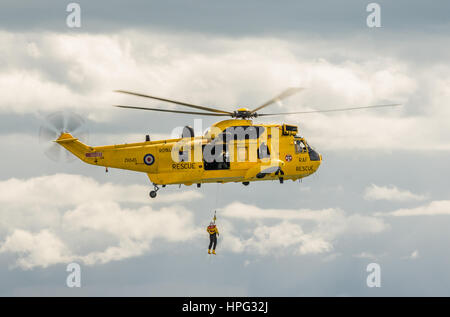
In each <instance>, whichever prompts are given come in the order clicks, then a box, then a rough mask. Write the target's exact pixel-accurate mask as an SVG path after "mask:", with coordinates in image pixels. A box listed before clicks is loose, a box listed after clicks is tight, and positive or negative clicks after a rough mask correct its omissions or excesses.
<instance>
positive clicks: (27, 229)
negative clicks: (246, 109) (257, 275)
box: [0, 174, 388, 269]
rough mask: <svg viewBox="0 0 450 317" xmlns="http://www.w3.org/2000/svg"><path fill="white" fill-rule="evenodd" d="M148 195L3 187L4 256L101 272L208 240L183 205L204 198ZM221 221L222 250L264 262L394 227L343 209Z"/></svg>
mask: <svg viewBox="0 0 450 317" xmlns="http://www.w3.org/2000/svg"><path fill="white" fill-rule="evenodd" d="M23 193H27V194H26V195H23ZM145 193H146V191H145V190H144V188H143V186H139V185H127V186H124V185H117V184H112V183H99V182H97V181H95V180H94V179H92V178H90V177H85V176H79V175H70V174H55V175H48V176H41V177H34V178H30V179H16V178H12V179H8V180H4V181H1V182H0V203H1V205H2V222H1V224H0V239H1V240H0V241H1V242H0V253H8V254H13V255H14V256H15V257H16V265H17V266H19V267H21V268H23V269H32V268H34V267H48V266H50V265H54V264H57V263H68V262H70V261H79V262H81V263H83V264H85V265H98V264H104V263H108V262H111V261H120V260H123V259H127V258H130V257H136V256H141V255H143V254H146V253H148V252H152V250H153V249H154V248H158V247H161V246H162V245H167V244H170V243H184V242H187V243H192V241H195V240H196V239H199V238H200V237H204V230H203V228H200V227H198V226H197V225H196V224H195V221H194V214H193V213H192V212H191V211H190V210H188V209H186V208H185V207H183V206H181V205H179V204H177V202H180V203H181V202H186V201H188V200H192V199H199V198H201V197H202V196H201V195H200V194H199V193H197V192H189V191H188V192H182V193H178V194H176V195H170V194H167V195H164V196H163V195H162V196H161V197H158V200H150V199H149V198H148V197H147V195H146V194H145ZM160 204H162V205H160ZM156 206H160V207H159V208H158V207H156ZM220 214H221V219H222V220H221V232H222V233H223V232H225V238H224V239H223V241H221V242H220V243H221V247H222V246H223V249H224V250H228V251H229V252H232V253H248V254H258V255H261V256H267V255H286V254H291V255H296V256H302V255H307V254H323V253H329V252H330V251H332V250H333V249H334V244H335V241H336V239H338V238H340V237H342V236H345V235H353V236H360V235H367V234H377V233H379V232H382V231H384V230H385V229H386V228H388V225H387V224H386V223H384V221H383V220H382V219H381V218H379V217H371V216H361V215H357V214H353V215H348V214H346V213H345V212H344V211H342V210H340V209H337V208H328V209H323V210H311V209H300V210H295V209H262V208H259V207H257V206H252V205H248V204H242V203H239V202H234V203H231V204H229V205H227V206H225V207H224V208H223V209H222V210H221V211H220ZM242 222H245V223H246V226H245V229H244V230H242V226H241V223H242ZM221 239H222V238H221ZM155 241H158V242H159V243H158V244H155Z"/></svg>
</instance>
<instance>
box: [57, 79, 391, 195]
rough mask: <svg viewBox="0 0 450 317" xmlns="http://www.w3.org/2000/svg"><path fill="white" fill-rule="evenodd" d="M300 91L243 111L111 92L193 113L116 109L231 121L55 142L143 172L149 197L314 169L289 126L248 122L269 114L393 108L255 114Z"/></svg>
mask: <svg viewBox="0 0 450 317" xmlns="http://www.w3.org/2000/svg"><path fill="white" fill-rule="evenodd" d="M302 89H303V88H299V87H293V88H289V89H287V90H285V91H283V92H282V93H281V94H279V95H277V96H276V97H274V98H272V99H270V100H269V101H267V102H266V103H264V104H262V105H261V106H259V107H256V108H254V109H253V110H249V109H247V108H240V109H238V110H236V111H233V112H231V111H226V110H221V109H216V108H211V107H205V106H199V105H194V104H190V103H185V102H180V101H175V100H171V99H165V98H159V97H155V96H150V95H146V94H140V93H135V92H131V91H124V90H116V92H119V93H124V94H128V95H133V96H138V97H144V98H150V99H154V100H159V101H164V102H169V103H173V104H177V105H181V106H184V107H189V108H194V109H198V110H202V111H201V112H199V111H182V110H171V109H160V108H147V107H133V106H123V105H116V107H120V108H127V109H139V110H150V111H161V112H170V113H179V114H191V115H197V116H216V117H231V119H228V120H224V121H220V122H217V123H215V124H213V125H212V126H211V127H210V128H209V129H208V131H207V132H206V133H205V135H200V136H195V135H194V131H193V129H192V128H191V127H188V126H186V127H184V128H183V132H182V135H181V136H180V137H179V138H175V139H166V140H158V141H153V140H150V137H149V136H148V135H147V136H146V139H145V141H144V142H139V143H131V144H121V145H107V146H96V147H92V146H88V145H86V144H84V143H82V142H81V141H80V140H79V139H77V138H76V137H74V136H72V134H70V133H69V132H68V131H62V132H61V133H60V134H58V135H59V137H58V138H57V139H56V140H55V142H56V143H58V144H59V145H61V146H63V147H64V148H65V149H67V150H68V151H70V152H71V153H72V154H73V155H75V156H76V157H78V158H79V159H81V160H82V161H84V162H86V163H88V164H92V165H98V166H104V167H106V169H107V168H119V169H126V170H132V171H137V172H143V173H146V174H147V175H148V177H149V179H150V181H151V182H152V184H153V186H154V190H152V191H150V197H152V198H155V197H156V195H157V191H158V190H159V188H160V187H159V186H162V187H165V186H166V185H173V184H184V185H187V186H189V185H192V184H197V187H200V186H201V184H203V183H227V182H240V183H242V184H243V185H246V186H247V185H249V183H250V182H253V181H266V180H277V181H279V182H280V183H283V182H284V181H285V180H292V181H295V180H298V179H302V178H304V177H306V176H309V175H311V174H313V173H315V172H316V171H317V169H318V168H319V166H320V164H321V162H322V155H321V154H319V153H317V152H316V151H315V150H314V149H313V148H312V147H311V146H310V145H309V143H308V142H307V141H306V139H305V138H303V137H302V136H300V135H299V134H298V132H299V131H298V127H297V126H295V125H290V124H255V123H253V121H252V119H253V118H257V117H266V116H273V115H290V114H303V113H312V112H331V111H346V110H356V109H363V108H378V107H391V106H397V104H389V105H376V106H366V107H353V108H340V109H330V110H313V111H299V112H288V113H259V111H260V110H261V109H263V108H266V107H267V106H269V105H271V104H273V103H275V102H279V101H281V100H282V99H284V98H287V97H289V96H291V95H293V94H295V93H297V92H299V91H301V90H302Z"/></svg>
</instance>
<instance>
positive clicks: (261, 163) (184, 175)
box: [55, 119, 322, 185]
mask: <svg viewBox="0 0 450 317" xmlns="http://www.w3.org/2000/svg"><path fill="white" fill-rule="evenodd" d="M232 126H258V127H264V128H265V130H264V132H263V133H262V134H261V136H260V138H259V139H250V140H248V139H247V140H237V141H231V142H230V157H231V158H232V161H231V162H230V168H229V169H222V170H205V169H204V162H203V161H202V159H201V158H202V154H201V146H202V145H205V144H208V143H209V142H211V141H212V140H213V139H214V138H215V137H216V136H217V134H218V133H220V132H221V131H223V130H224V129H226V128H227V127H232ZM294 139H297V140H302V141H303V142H304V143H305V144H306V141H305V140H304V139H303V138H300V137H296V136H294V135H283V133H282V125H268V124H255V125H253V123H252V121H251V120H242V119H234V120H224V121H220V122H217V123H215V124H214V125H213V126H211V128H210V130H209V131H208V132H207V133H206V134H205V136H198V137H193V138H184V139H168V140H160V141H147V142H140V143H132V144H121V145H108V146H96V147H91V146H88V145H85V144H83V143H81V142H80V141H79V140H78V139H76V138H74V137H73V136H72V135H70V134H69V133H62V134H61V136H60V137H59V138H58V139H57V140H56V141H55V142H57V143H58V144H60V145H61V146H63V147H64V148H66V149H67V150H68V151H70V152H71V153H73V154H74V155H75V156H77V157H78V158H79V159H81V160H82V161H84V162H86V163H88V164H92V165H98V166H105V167H109V168H119V169H125V170H132V171H137V172H143V173H147V175H148V177H149V178H150V181H151V182H152V183H154V184H156V185H169V184H184V185H192V184H199V183H217V182H218V183H227V182H252V181H260V180H278V179H279V178H280V175H275V171H276V169H278V168H281V170H282V171H283V172H284V174H283V175H282V176H281V177H282V178H283V179H284V180H287V179H291V180H297V179H300V178H303V177H306V176H309V175H311V174H313V173H314V172H316V171H317V169H318V168H319V166H320V163H321V161H322V156H321V155H320V159H319V160H316V161H312V160H311V159H310V156H309V154H308V151H307V150H305V151H304V152H302V153H296V149H295V145H294ZM261 142H266V144H267V145H268V147H269V149H271V150H270V158H266V159H258V158H257V157H256V152H255V151H254V150H253V149H257V148H258V146H259V145H260V144H261ZM180 143H181V144H182V146H181V147H182V148H183V149H184V150H187V151H190V152H189V158H190V160H187V161H185V162H176V161H174V160H173V159H172V149H173V147H174V146H175V147H178V148H180ZM276 143H278V144H279V146H278V147H277V146H276ZM175 149H177V148H175ZM196 149H197V150H196ZM198 149H200V154H199V153H198V152H197V154H196V151H198ZM278 149H279V150H278ZM176 152H178V150H176ZM176 152H174V153H176ZM252 153H253V154H252ZM148 154H151V156H153V163H152V164H151V165H147V164H145V163H144V157H145V156H146V155H148ZM196 155H197V156H196ZM199 155H200V156H199ZM252 155H253V156H252ZM151 156H147V157H148V158H149V161H148V162H147V163H151V161H152V160H151ZM199 157H200V159H198V158H199ZM196 158H197V160H195V159H196ZM252 158H253V161H251V159H252ZM289 158H291V159H290V160H289ZM261 171H263V172H270V173H268V174H266V175H265V176H264V177H263V178H258V177H257V175H258V173H259V172H261Z"/></svg>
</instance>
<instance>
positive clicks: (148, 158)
mask: <svg viewBox="0 0 450 317" xmlns="http://www.w3.org/2000/svg"><path fill="white" fill-rule="evenodd" d="M144 163H145V164H147V165H152V164H153V163H155V157H154V156H153V155H151V154H147V155H146V156H144Z"/></svg>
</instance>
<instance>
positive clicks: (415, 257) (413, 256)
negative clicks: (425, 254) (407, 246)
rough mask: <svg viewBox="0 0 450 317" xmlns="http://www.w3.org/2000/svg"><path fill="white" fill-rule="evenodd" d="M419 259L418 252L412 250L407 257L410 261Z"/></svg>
mask: <svg viewBox="0 0 450 317" xmlns="http://www.w3.org/2000/svg"><path fill="white" fill-rule="evenodd" d="M418 257H419V250H414V251H413V252H412V253H411V255H410V256H409V258H410V259H417V258H418Z"/></svg>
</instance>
